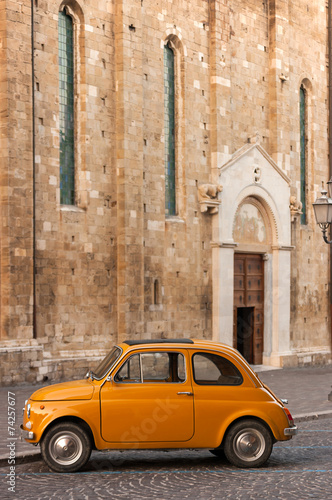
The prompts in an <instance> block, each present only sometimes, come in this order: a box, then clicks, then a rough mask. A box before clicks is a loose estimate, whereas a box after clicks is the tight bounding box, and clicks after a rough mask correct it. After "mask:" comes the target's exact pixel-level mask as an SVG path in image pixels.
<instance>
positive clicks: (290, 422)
mask: <svg viewBox="0 0 332 500" xmlns="http://www.w3.org/2000/svg"><path fill="white" fill-rule="evenodd" d="M283 410H284V412H285V413H286V417H287V419H288V422H289V425H290V427H294V419H293V417H292V414H291V412H290V411H289V410H288V409H287V408H283Z"/></svg>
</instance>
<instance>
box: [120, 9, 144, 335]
mask: <svg viewBox="0 0 332 500" xmlns="http://www.w3.org/2000/svg"><path fill="white" fill-rule="evenodd" d="M142 8H143V7H142V3H141V1H140V0H131V1H130V2H129V1H128V0H116V2H115V60H116V68H115V70H116V95H117V99H116V149H117V151H116V158H117V160H116V164H117V225H118V227H117V293H118V298H117V308H118V310H117V318H118V341H119V342H120V341H122V340H125V338H135V336H138V337H140V336H141V334H142V332H143V329H144V322H143V314H144V269H143V114H142V113H143V82H142V55H143V54H142V51H143V45H142V35H143V33H142Z"/></svg>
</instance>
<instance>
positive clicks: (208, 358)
mask: <svg viewBox="0 0 332 500" xmlns="http://www.w3.org/2000/svg"><path fill="white" fill-rule="evenodd" d="M192 363H193V373H194V380H195V382H196V384H198V385H241V384H242V382H243V378H242V375H241V373H240V372H239V370H238V369H237V368H236V366H235V365H234V364H233V363H232V362H231V361H229V360H228V359H226V358H224V357H223V356H219V355H218V354H212V353H208V352H204V353H196V354H194V355H193V357H192Z"/></svg>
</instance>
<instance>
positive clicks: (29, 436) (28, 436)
mask: <svg viewBox="0 0 332 500" xmlns="http://www.w3.org/2000/svg"><path fill="white" fill-rule="evenodd" d="M20 429H21V438H22V439H34V437H35V435H34V433H33V432H32V431H26V430H24V429H23V425H22V424H21V425H20Z"/></svg>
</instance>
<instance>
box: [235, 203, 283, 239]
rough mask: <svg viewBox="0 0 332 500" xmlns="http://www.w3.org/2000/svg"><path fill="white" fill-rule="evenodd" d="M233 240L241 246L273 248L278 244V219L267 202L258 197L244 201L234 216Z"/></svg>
mask: <svg viewBox="0 0 332 500" xmlns="http://www.w3.org/2000/svg"><path fill="white" fill-rule="evenodd" d="M233 239H234V241H236V242H237V243H239V244H241V243H243V244H256V245H257V244H262V245H269V246H272V245H273V244H275V243H276V241H277V240H278V227H277V224H276V219H275V217H274V214H273V211H272V209H271V207H270V206H269V205H268V203H266V201H265V200H263V199H262V198H258V197H256V196H247V197H245V198H244V199H243V200H242V202H241V203H240V204H239V205H238V207H237V210H236V212H235V216H234V221H233Z"/></svg>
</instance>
